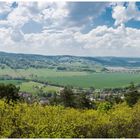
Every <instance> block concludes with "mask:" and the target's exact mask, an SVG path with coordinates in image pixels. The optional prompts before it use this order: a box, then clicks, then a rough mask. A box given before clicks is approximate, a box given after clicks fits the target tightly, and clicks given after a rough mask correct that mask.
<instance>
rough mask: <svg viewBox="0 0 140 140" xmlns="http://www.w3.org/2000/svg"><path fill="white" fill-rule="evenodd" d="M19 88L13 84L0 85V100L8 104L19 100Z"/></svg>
mask: <svg viewBox="0 0 140 140" xmlns="http://www.w3.org/2000/svg"><path fill="white" fill-rule="evenodd" d="M18 92H19V88H17V87H16V86H15V85H13V84H7V85H5V84H0V98H1V99H2V98H4V99H6V101H7V102H8V103H9V101H10V100H11V101H17V100H19V99H20V96H19V94H18Z"/></svg>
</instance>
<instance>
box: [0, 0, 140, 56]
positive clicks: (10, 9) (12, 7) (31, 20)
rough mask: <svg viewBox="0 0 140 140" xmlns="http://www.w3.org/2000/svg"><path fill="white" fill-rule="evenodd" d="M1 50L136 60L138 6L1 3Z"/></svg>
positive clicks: (138, 52) (139, 29) (139, 21)
mask: <svg viewBox="0 0 140 140" xmlns="http://www.w3.org/2000/svg"><path fill="white" fill-rule="evenodd" d="M0 51H5V52H14V53H30V54H43V55H76V56H93V57H94V56H117V57H119V56H121V57H140V2H62V1H61V2H0Z"/></svg>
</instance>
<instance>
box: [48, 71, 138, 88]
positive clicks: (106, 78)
mask: <svg viewBox="0 0 140 140" xmlns="http://www.w3.org/2000/svg"><path fill="white" fill-rule="evenodd" d="M47 80H48V81H49V82H50V83H56V84H60V85H72V86H77V87H84V88H89V87H95V88H114V87H123V86H127V85H128V84H129V83H130V82H134V83H137V84H138V83H140V74H128V73H93V74H88V75H83V76H71V77H48V78H47Z"/></svg>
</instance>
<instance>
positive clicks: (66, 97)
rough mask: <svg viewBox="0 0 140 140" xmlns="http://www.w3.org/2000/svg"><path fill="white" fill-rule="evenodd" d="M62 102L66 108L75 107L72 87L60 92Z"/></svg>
mask: <svg viewBox="0 0 140 140" xmlns="http://www.w3.org/2000/svg"><path fill="white" fill-rule="evenodd" d="M60 98H61V102H62V104H63V105H64V106H65V107H75V101H74V98H75V97H74V93H73V91H72V89H71V88H70V87H64V89H63V90H62V91H61V92H60Z"/></svg>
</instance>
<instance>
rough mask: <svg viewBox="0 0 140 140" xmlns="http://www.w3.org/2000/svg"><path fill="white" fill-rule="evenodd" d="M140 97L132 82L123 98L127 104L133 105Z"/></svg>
mask: <svg viewBox="0 0 140 140" xmlns="http://www.w3.org/2000/svg"><path fill="white" fill-rule="evenodd" d="M139 99H140V93H139V92H138V90H137V88H136V87H135V85H134V83H131V84H130V86H129V87H128V93H126V94H125V100H126V102H127V104H128V105H129V106H131V107H132V106H133V105H134V104H136V103H137V101H138V100H139Z"/></svg>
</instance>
